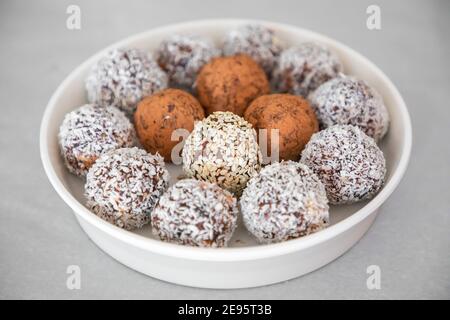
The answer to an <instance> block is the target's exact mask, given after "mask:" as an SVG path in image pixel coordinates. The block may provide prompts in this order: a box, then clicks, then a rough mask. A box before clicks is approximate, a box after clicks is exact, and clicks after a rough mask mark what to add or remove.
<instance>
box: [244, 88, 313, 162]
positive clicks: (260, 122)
mask: <svg viewBox="0 0 450 320" xmlns="http://www.w3.org/2000/svg"><path fill="white" fill-rule="evenodd" d="M244 118H245V120H247V121H248V122H250V123H251V124H252V125H253V127H254V128H255V129H256V130H257V131H258V130H260V129H267V132H266V141H261V132H260V133H259V134H260V136H259V139H260V140H259V144H260V146H261V145H262V143H265V142H266V143H267V149H266V150H268V151H269V152H272V151H274V150H272V148H271V143H272V139H271V137H272V135H273V134H277V132H276V131H274V130H278V155H279V158H280V159H283V160H298V159H299V158H300V153H301V151H302V150H303V148H304V147H305V145H306V144H307V143H308V141H309V139H310V138H311V136H312V134H313V133H315V132H317V130H318V129H319V125H318V122H317V119H316V115H315V114H314V111H313V110H312V109H311V107H310V106H309V103H308V102H307V101H306V100H305V99H303V98H302V97H300V96H294V95H290V94H270V95H265V96H261V97H259V98H256V99H255V100H253V102H252V103H251V104H250V106H249V107H248V108H247V110H246V111H245V113H244ZM271 156H273V155H272V154H271Z"/></svg>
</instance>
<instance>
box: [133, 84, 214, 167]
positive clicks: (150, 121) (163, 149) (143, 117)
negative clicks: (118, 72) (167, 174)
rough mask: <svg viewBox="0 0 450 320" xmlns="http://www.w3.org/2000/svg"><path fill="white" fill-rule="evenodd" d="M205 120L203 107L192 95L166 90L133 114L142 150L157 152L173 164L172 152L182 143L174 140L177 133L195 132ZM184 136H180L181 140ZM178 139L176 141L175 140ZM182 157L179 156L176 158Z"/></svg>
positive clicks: (146, 99)
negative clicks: (195, 126) (197, 124)
mask: <svg viewBox="0 0 450 320" xmlns="http://www.w3.org/2000/svg"><path fill="white" fill-rule="evenodd" d="M204 117H205V114H204V111H203V108H202V106H201V105H200V103H199V102H198V101H197V99H195V98H194V97H193V96H192V95H190V94H189V93H187V92H185V91H182V90H178V89H166V90H163V91H160V92H158V93H155V94H154V95H152V96H149V97H146V98H144V99H143V100H142V101H141V102H139V104H138V107H137V109H136V112H135V114H134V124H135V127H136V132H137V135H138V137H139V140H140V142H141V144H142V145H143V147H144V148H145V149H146V150H147V151H148V152H151V153H156V152H158V153H159V154H160V155H162V156H163V157H164V160H166V161H172V150H173V148H174V147H175V146H176V145H177V144H178V143H179V141H178V140H175V139H174V140H172V134H173V133H174V131H175V130H179V129H184V130H188V131H189V132H191V131H192V129H194V123H195V122H196V121H199V120H202V119H203V118H204ZM183 134H184V132H180V135H179V137H180V138H182V135H183ZM174 138H176V137H174ZM173 156H175V157H180V154H176V155H175V154H174V155H173Z"/></svg>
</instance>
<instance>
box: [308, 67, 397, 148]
mask: <svg viewBox="0 0 450 320" xmlns="http://www.w3.org/2000/svg"><path fill="white" fill-rule="evenodd" d="M309 100H310V102H311V106H312V107H313V109H314V111H315V112H316V115H317V118H318V120H319V122H320V126H321V128H322V129H324V128H328V127H330V126H332V125H335V124H351V125H354V126H357V127H359V128H360V129H361V130H362V131H364V133H365V134H367V135H368V136H370V137H372V138H374V139H375V141H379V140H380V139H381V138H382V137H383V136H384V135H385V134H386V132H387V130H388V126H389V114H388V111H387V109H386V106H385V105H384V103H383V99H382V98H381V96H380V95H379V94H378V92H377V91H376V90H375V89H373V88H371V87H370V86H369V85H368V84H367V83H366V82H364V81H363V80H357V79H355V78H353V77H348V76H344V75H342V76H340V77H337V78H334V79H332V80H330V81H327V82H325V83H324V84H322V85H321V86H320V87H319V88H317V90H316V91H314V92H313V93H312V94H311V95H310V97H309Z"/></svg>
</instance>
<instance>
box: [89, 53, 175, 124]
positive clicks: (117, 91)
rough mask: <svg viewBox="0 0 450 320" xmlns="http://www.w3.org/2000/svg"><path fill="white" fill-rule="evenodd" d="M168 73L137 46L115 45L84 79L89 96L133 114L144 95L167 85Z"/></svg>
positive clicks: (100, 103)
mask: <svg viewBox="0 0 450 320" xmlns="http://www.w3.org/2000/svg"><path fill="white" fill-rule="evenodd" d="M167 83H168V79H167V75H166V74H165V72H164V71H162V70H161V68H160V67H159V66H158V64H157V63H156V61H154V60H153V58H152V57H151V56H150V55H149V54H147V53H146V52H144V51H141V50H139V49H115V50H112V51H111V52H109V53H108V54H107V55H106V56H105V57H103V58H102V59H100V60H99V61H98V62H97V63H96V64H95V65H94V66H93V68H92V69H91V72H90V74H89V76H88V78H87V79H86V90H87V93H88V100H89V102H91V103H97V104H99V105H101V106H108V105H114V106H116V107H119V108H120V109H121V110H122V111H124V112H125V113H126V114H127V115H128V116H132V115H133V112H134V110H135V109H136V105H137V103H138V102H139V101H140V100H141V99H142V98H143V97H145V96H148V95H151V94H153V93H155V92H157V91H159V90H162V89H165V88H167Z"/></svg>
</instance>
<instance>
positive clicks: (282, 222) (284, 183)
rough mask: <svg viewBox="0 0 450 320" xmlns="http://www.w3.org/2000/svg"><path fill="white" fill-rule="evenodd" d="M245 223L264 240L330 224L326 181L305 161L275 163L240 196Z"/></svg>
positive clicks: (293, 235)
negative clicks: (322, 181) (323, 182)
mask: <svg viewBox="0 0 450 320" xmlns="http://www.w3.org/2000/svg"><path fill="white" fill-rule="evenodd" d="M240 206H241V211H242V214H243V218H244V224H245V226H246V227H247V229H248V230H249V231H250V233H252V234H253V235H254V236H255V237H256V238H257V239H258V240H259V241H260V242H263V243H271V242H280V241H285V240H289V239H294V238H298V237H302V236H305V235H308V234H311V233H313V232H316V231H319V230H321V229H323V228H325V227H327V226H328V223H329V215H328V200H327V197H326V192H325V188H324V186H323V184H322V183H321V182H320V180H319V178H318V177H317V176H316V175H315V174H314V173H313V172H312V171H311V170H310V169H309V168H308V167H307V166H305V165H303V164H300V163H298V162H294V161H284V162H278V163H274V164H271V165H269V166H267V167H265V168H263V169H262V170H261V172H260V173H259V175H257V176H255V177H253V178H252V179H251V180H250V181H249V183H248V186H247V188H246V189H245V190H244V193H243V194H242V197H241V199H240Z"/></svg>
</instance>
